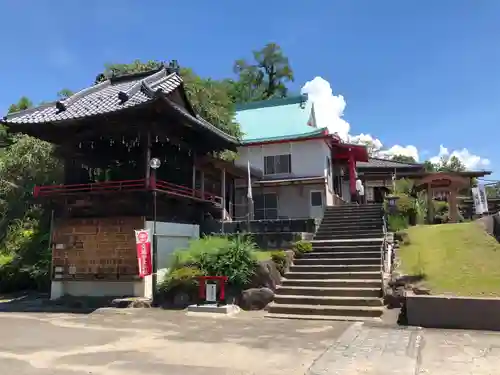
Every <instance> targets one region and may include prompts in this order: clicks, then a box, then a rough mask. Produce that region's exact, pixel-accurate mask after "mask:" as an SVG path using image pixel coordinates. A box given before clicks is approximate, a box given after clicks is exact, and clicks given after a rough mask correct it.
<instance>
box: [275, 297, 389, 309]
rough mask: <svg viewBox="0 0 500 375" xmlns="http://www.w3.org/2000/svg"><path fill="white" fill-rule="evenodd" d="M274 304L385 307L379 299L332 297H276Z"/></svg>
mask: <svg viewBox="0 0 500 375" xmlns="http://www.w3.org/2000/svg"><path fill="white" fill-rule="evenodd" d="M274 302H275V303H277V304H284V305H314V306H318V305H320V306H353V307H354V306H356V307H358V306H371V307H376V306H379V307H381V306H383V305H384V304H383V302H382V299H381V298H378V297H363V296H360V297H340V296H338V297H332V296H326V297H325V296H307V295H275V296H274Z"/></svg>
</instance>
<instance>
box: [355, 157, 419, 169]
mask: <svg viewBox="0 0 500 375" xmlns="http://www.w3.org/2000/svg"><path fill="white" fill-rule="evenodd" d="M423 167H424V166H423V164H414V163H403V162H399V161H395V160H388V159H379V158H369V159H368V161H367V162H363V161H361V162H357V163H356V168H414V169H421V168H423Z"/></svg>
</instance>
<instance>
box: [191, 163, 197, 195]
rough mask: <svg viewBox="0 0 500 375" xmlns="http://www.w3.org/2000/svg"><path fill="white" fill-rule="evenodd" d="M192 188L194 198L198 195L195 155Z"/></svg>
mask: <svg viewBox="0 0 500 375" xmlns="http://www.w3.org/2000/svg"><path fill="white" fill-rule="evenodd" d="M191 179H192V182H191V187H192V189H193V197H194V196H195V195H196V155H195V154H193V175H192V177H191Z"/></svg>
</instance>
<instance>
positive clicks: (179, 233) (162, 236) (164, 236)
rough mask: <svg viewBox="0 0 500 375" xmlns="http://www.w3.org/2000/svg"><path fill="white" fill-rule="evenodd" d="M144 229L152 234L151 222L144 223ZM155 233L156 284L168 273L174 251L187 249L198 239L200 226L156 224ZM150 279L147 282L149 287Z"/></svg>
mask: <svg viewBox="0 0 500 375" xmlns="http://www.w3.org/2000/svg"><path fill="white" fill-rule="evenodd" d="M146 229H150V230H151V233H153V222H152V221H146ZM156 233H157V235H158V263H157V266H158V280H157V281H158V282H160V281H161V280H163V277H164V276H165V274H166V273H167V271H168V266H169V263H170V259H171V255H172V253H173V252H174V251H175V250H178V249H183V248H186V247H188V245H189V241H190V240H192V239H196V238H200V226H199V225H191V224H178V223H165V222H157V223H156ZM151 282H152V279H151V280H149V285H151Z"/></svg>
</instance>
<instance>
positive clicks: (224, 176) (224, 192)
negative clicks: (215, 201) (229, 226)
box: [220, 168, 226, 220]
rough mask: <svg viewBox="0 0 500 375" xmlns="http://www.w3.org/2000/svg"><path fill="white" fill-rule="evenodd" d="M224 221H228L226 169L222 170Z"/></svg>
mask: <svg viewBox="0 0 500 375" xmlns="http://www.w3.org/2000/svg"><path fill="white" fill-rule="evenodd" d="M220 186H221V189H220V190H221V198H222V220H226V168H222V170H221V184H220Z"/></svg>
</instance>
